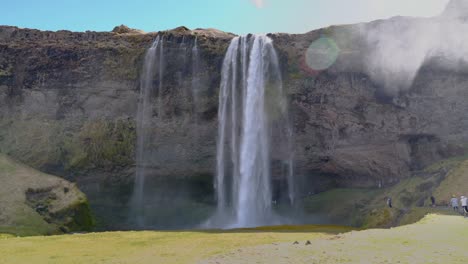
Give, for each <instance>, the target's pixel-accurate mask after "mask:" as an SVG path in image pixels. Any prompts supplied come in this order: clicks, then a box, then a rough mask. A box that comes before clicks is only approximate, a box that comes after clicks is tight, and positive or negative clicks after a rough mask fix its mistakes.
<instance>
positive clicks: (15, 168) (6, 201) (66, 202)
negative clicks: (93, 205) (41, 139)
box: [0, 154, 92, 236]
mask: <svg viewBox="0 0 468 264" xmlns="http://www.w3.org/2000/svg"><path fill="white" fill-rule="evenodd" d="M0 182H1V184H0V201H1V202H0V233H8V234H14V235H18V236H27V235H44V234H57V233H60V232H59V227H60V226H61V225H62V224H63V225H65V226H67V227H68V228H70V230H82V227H83V226H84V225H87V226H89V222H90V221H92V218H91V216H90V215H89V213H90V212H89V208H83V206H87V204H86V196H85V195H84V194H83V193H82V192H80V191H79V190H78V188H77V187H76V186H75V185H73V184H71V183H69V182H66V181H65V180H63V179H60V178H58V177H55V176H52V175H48V174H45V173H41V172H39V171H37V170H34V169H32V168H30V167H28V166H25V165H23V164H20V163H18V162H15V161H13V160H11V159H10V158H8V157H7V156H5V155H2V154H0ZM65 187H66V188H67V189H68V190H69V191H68V192H66V193H65V192H64V188H65ZM28 190H49V192H50V194H53V195H54V196H55V197H56V198H55V199H52V200H45V201H43V202H42V203H43V204H46V205H47V208H48V212H49V213H50V214H51V215H52V214H54V215H63V216H64V217H63V219H53V218H52V219H50V220H49V222H47V221H46V218H45V217H48V215H40V214H39V213H38V212H36V210H35V209H34V208H35V207H34V206H35V205H34V202H31V201H29V200H27V198H26V192H27V191H28ZM36 202H37V201H36ZM71 215H73V218H71V219H68V217H69V216H71ZM78 216H79V217H78ZM87 229H89V228H87Z"/></svg>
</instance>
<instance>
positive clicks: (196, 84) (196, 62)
mask: <svg viewBox="0 0 468 264" xmlns="http://www.w3.org/2000/svg"><path fill="white" fill-rule="evenodd" d="M199 71H200V52H199V51H198V38H197V37H195V40H194V42H193V47H192V106H193V110H192V112H193V115H192V116H193V118H194V122H195V123H197V115H196V114H197V109H198V104H199V98H198V97H199V92H200V91H199V90H200V76H199Z"/></svg>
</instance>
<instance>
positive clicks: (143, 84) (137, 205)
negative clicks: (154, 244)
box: [132, 36, 164, 227]
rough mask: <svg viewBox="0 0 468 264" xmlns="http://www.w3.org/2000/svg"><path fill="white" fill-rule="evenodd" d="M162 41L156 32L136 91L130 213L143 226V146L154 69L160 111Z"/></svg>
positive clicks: (145, 161)
mask: <svg viewBox="0 0 468 264" xmlns="http://www.w3.org/2000/svg"><path fill="white" fill-rule="evenodd" d="M163 43H164V38H163V37H160V36H157V37H156V39H155V41H154V42H153V44H152V45H151V47H150V48H149V49H148V51H147V52H146V55H145V59H144V65H143V71H142V75H141V79H140V94H139V102H138V113H137V144H136V177H135V187H134V192H133V199H132V208H133V212H132V217H134V218H135V219H136V224H137V225H138V226H140V227H143V226H145V178H146V176H147V167H148V164H149V160H148V157H147V148H148V144H149V143H150V140H149V139H150V136H151V135H150V130H151V118H152V113H153V107H154V105H155V98H154V97H155V92H154V87H153V79H154V75H155V72H156V71H158V72H159V86H158V93H157V94H158V96H157V102H158V109H159V110H158V115H160V114H161V90H162V85H163V82H162V79H163V75H162V74H163V52H164V51H163ZM158 56H159V58H158ZM157 68H158V69H157Z"/></svg>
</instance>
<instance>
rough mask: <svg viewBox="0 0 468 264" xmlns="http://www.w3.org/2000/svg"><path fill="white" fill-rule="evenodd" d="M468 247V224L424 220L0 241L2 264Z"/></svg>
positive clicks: (302, 258)
mask: <svg viewBox="0 0 468 264" xmlns="http://www.w3.org/2000/svg"><path fill="white" fill-rule="evenodd" d="M307 240H309V241H310V242H311V245H307V246H306V245H305V242H306V241H307ZM295 241H298V242H299V244H293V242H295ZM467 246H468V219H464V218H463V217H461V216H441V215H429V216H427V217H426V218H424V219H423V220H422V221H420V222H418V223H416V224H412V225H407V226H402V227H398V228H393V229H373V230H365V231H350V230H349V229H347V228H344V227H333V226H303V227H294V228H292V227H289V228H287V227H276V228H262V229H261V230H233V231H225V232H221V231H210V232H195V231H190V232H188V231H187V232H186V231H180V232H175V231H174V232H156V231H143V232H106V233H90V234H81V235H61V236H47V237H41V236H36V237H11V236H0V263H2V264H4V263H5V264H7V263H8V264H10V263H11V264H12V263H15V264H22V263H25V264H26V263H38V264H42V263H48V264H49V263H51V264H53V263H60V264H69V263H87V264H93V263H121V264H122V263H132V264H135V263H164V264H166V263H398V262H399V263H463V261H465V260H466V259H468V251H467V250H466V247H467Z"/></svg>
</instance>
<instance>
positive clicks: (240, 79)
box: [207, 36, 294, 228]
mask: <svg viewBox="0 0 468 264" xmlns="http://www.w3.org/2000/svg"><path fill="white" fill-rule="evenodd" d="M221 78H222V79H221V87H220V95H219V110H218V119H219V128H218V146H217V177H216V184H215V188H216V194H217V202H218V208H217V213H216V214H215V215H214V216H213V217H212V218H211V219H210V220H209V221H208V223H207V226H211V227H223V228H226V227H228V228H229V227H248V226H259V225H267V224H275V223H276V222H277V220H278V217H277V216H276V215H275V214H274V213H273V210H272V203H273V194H272V163H273V161H280V162H282V163H284V164H287V166H288V169H287V170H286V171H285V174H286V175H280V177H284V178H286V180H287V181H288V196H289V199H290V201H291V202H292V201H293V200H294V188H293V186H294V185H293V179H292V146H291V144H292V141H291V135H292V133H291V129H290V125H289V118H288V108H287V101H286V99H285V95H284V91H283V86H282V80H281V73H280V70H279V65H278V57H277V54H276V51H275V49H274V47H273V42H272V40H271V39H270V38H268V37H267V36H251V37H236V38H234V39H233V40H232V41H231V44H230V46H229V48H228V51H227V53H226V56H225V59H224V62H223V69H222V77H221ZM272 140H274V141H275V144H274V146H272V144H271V142H272Z"/></svg>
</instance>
